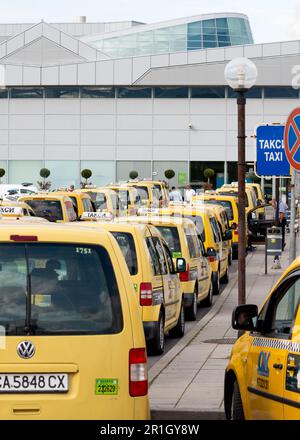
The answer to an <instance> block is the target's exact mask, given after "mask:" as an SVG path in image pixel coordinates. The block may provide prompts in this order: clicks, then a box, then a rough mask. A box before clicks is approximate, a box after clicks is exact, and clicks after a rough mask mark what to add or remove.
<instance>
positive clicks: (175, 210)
mask: <svg viewBox="0 0 300 440" xmlns="http://www.w3.org/2000/svg"><path fill="white" fill-rule="evenodd" d="M161 214H162V215H174V216H181V217H184V218H188V219H190V220H192V221H193V222H194V223H195V225H196V227H197V229H198V232H199V235H200V237H201V239H202V242H203V244H204V247H205V250H206V253H207V257H208V260H209V262H210V265H211V268H212V271H213V294H214V295H218V294H219V293H220V282H222V283H228V281H229V268H228V252H224V249H223V243H222V233H221V230H220V228H219V225H218V221H217V218H216V215H215V213H214V211H213V209H212V208H210V207H209V206H205V205H203V206H202V205H197V206H185V205H181V206H172V207H171V206H170V207H169V208H166V209H162V210H161Z"/></svg>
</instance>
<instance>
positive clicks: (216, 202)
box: [205, 200, 233, 220]
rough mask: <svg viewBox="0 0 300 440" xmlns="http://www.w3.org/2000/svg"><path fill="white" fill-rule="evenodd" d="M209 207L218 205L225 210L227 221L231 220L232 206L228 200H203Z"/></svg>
mask: <svg viewBox="0 0 300 440" xmlns="http://www.w3.org/2000/svg"><path fill="white" fill-rule="evenodd" d="M205 203H208V204H210V205H220V206H223V208H225V209H226V212H227V217H228V220H233V209H232V204H231V202H229V201H228V200H205Z"/></svg>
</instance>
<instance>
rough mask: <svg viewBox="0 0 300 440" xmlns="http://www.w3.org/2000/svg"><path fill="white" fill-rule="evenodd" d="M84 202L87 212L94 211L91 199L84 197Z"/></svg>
mask: <svg viewBox="0 0 300 440" xmlns="http://www.w3.org/2000/svg"><path fill="white" fill-rule="evenodd" d="M82 204H83V210H84V211H85V212H92V211H94V209H93V206H92V204H91V201H90V200H89V199H82Z"/></svg>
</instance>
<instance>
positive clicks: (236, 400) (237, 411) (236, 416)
mask: <svg viewBox="0 0 300 440" xmlns="http://www.w3.org/2000/svg"><path fill="white" fill-rule="evenodd" d="M231 420H245V416H244V410H243V402H242V398H241V393H240V388H239V384H238V383H237V381H235V382H234V384H233V390H232V402H231Z"/></svg>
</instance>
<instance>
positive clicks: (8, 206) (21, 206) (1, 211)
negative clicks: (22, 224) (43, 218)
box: [0, 200, 35, 218]
mask: <svg viewBox="0 0 300 440" xmlns="http://www.w3.org/2000/svg"><path fill="white" fill-rule="evenodd" d="M0 216H2V217H10V218H12V217H18V218H20V217H24V216H31V217H35V213H34V211H33V209H32V208H31V207H30V206H29V205H28V204H27V203H25V202H10V201H6V200H0Z"/></svg>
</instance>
